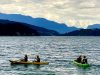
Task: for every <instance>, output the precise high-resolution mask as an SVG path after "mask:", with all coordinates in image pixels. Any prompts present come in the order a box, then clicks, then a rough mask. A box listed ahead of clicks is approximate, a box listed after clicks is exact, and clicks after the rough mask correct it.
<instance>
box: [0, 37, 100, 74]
mask: <svg viewBox="0 0 100 75" xmlns="http://www.w3.org/2000/svg"><path fill="white" fill-rule="evenodd" d="M24 54H28V57H29V60H30V61H33V60H34V57H35V55H40V57H41V61H48V62H49V65H40V66H37V65H11V64H10V62H9V60H18V59H20V58H23V57H24ZM80 54H82V55H86V56H87V58H88V62H89V64H91V67H89V68H86V69H84V68H81V67H77V66H75V65H73V64H72V61H73V60H74V59H75V58H77V57H78V56H79V55H80ZM99 74H100V37H86V36H85V37H79V36H78V37H77V36H76V37H74V36H69V37H47V36H43V37H33V36H31V37H27V36H26V37H0V75H99Z"/></svg>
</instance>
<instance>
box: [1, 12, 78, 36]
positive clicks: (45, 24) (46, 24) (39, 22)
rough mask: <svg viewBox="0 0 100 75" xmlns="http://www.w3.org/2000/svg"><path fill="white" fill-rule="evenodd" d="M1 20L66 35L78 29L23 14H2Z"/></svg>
mask: <svg viewBox="0 0 100 75" xmlns="http://www.w3.org/2000/svg"><path fill="white" fill-rule="evenodd" d="M0 19H6V20H10V21H16V22H22V23H27V24H31V25H36V26H38V27H42V28H46V29H49V30H54V31H57V32H59V33H61V34H62V33H66V32H71V31H74V30H77V29H78V28H76V27H68V26H67V25H65V24H60V23H57V22H54V21H49V20H47V19H45V18H32V17H30V16H25V15H21V14H3V13H0Z"/></svg>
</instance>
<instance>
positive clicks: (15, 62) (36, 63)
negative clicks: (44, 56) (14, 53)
mask: <svg viewBox="0 0 100 75" xmlns="http://www.w3.org/2000/svg"><path fill="white" fill-rule="evenodd" d="M9 61H10V63H11V64H33V65H47V64H49V62H31V61H27V62H25V61H13V60H9Z"/></svg>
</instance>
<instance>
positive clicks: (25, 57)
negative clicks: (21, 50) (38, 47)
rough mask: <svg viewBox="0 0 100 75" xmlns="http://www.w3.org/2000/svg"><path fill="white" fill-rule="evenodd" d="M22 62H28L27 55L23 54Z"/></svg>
mask: <svg viewBox="0 0 100 75" xmlns="http://www.w3.org/2000/svg"><path fill="white" fill-rule="evenodd" d="M24 61H25V62H27V61H28V56H27V54H25V56H24Z"/></svg>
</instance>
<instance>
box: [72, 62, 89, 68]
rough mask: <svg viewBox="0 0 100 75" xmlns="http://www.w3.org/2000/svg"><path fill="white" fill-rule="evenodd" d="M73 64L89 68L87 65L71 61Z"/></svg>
mask: <svg viewBox="0 0 100 75" xmlns="http://www.w3.org/2000/svg"><path fill="white" fill-rule="evenodd" d="M73 64H75V65H77V66H79V67H84V68H86V67H89V64H82V63H78V62H76V61H73Z"/></svg>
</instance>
